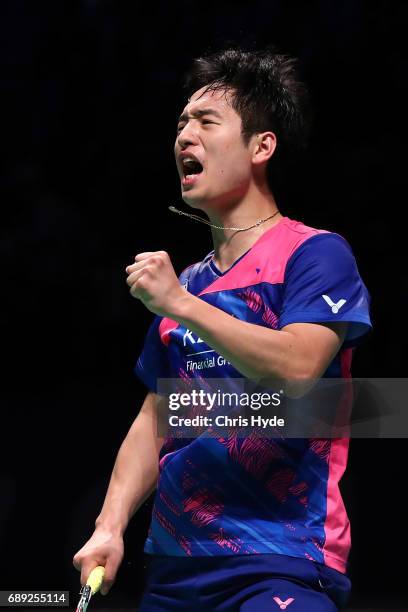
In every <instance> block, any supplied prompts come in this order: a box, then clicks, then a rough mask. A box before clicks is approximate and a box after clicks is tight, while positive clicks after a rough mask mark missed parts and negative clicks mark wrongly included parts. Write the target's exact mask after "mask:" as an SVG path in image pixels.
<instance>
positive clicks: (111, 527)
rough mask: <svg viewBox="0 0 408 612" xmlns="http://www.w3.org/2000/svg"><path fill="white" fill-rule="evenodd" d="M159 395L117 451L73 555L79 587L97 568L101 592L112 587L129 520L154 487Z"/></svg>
mask: <svg viewBox="0 0 408 612" xmlns="http://www.w3.org/2000/svg"><path fill="white" fill-rule="evenodd" d="M157 399H158V396H157V395H156V394H155V393H152V392H150V393H148V394H147V396H146V398H145V401H144V403H143V406H142V408H141V410H140V412H139V414H138V416H137V417H136V419H135V420H134V422H133V424H132V426H131V428H130V430H129V432H128V434H127V435H126V438H125V439H124V441H123V443H122V445H121V447H120V450H119V452H118V455H117V458H116V462H115V465H114V468H113V472H112V476H111V479H110V483H109V487H108V491H107V493H106V497H105V501H104V504H103V507H102V510H101V512H100V514H99V516H98V518H97V519H96V522H95V531H94V533H93V535H92V537H91V538H90V539H89V540H88V542H86V544H85V545H84V546H83V547H82V548H81V549H80V550H79V551H78V552H77V553H76V555H75V556H74V559H73V562H74V565H75V567H76V568H77V569H78V570H79V571H81V584H85V583H86V580H87V578H88V575H89V573H90V572H91V571H92V569H93V568H94V567H96V566H97V565H103V566H104V567H105V577H104V581H103V587H102V593H103V594H105V593H106V592H107V591H108V590H109V589H110V587H111V586H112V584H113V582H114V580H115V577H116V573H117V570H118V567H119V565H120V563H121V562H122V558H123V534H124V531H125V529H126V527H127V525H128V523H129V520H130V519H131V517H132V516H133V514H134V513H135V512H136V510H137V509H138V508H139V507H140V506H141V504H142V503H143V502H144V501H145V499H147V497H149V495H150V494H151V493H152V491H153V490H154V489H155V487H156V483H157V478H158V472H159V452H160V448H161V446H162V444H163V439H162V438H159V437H158V436H157V412H156V411H157V404H156V401H157Z"/></svg>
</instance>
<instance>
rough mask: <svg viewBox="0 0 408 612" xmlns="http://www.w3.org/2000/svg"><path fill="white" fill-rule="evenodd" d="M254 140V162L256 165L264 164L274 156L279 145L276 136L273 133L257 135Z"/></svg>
mask: <svg viewBox="0 0 408 612" xmlns="http://www.w3.org/2000/svg"><path fill="white" fill-rule="evenodd" d="M253 138H254V143H253V152H252V162H253V163H254V164H256V165H258V164H263V163H265V162H267V161H268V159H269V158H270V157H272V155H273V154H274V151H275V149H276V145H277V141H276V136H275V134H274V133H273V132H262V133H260V134H255V135H254V136H253Z"/></svg>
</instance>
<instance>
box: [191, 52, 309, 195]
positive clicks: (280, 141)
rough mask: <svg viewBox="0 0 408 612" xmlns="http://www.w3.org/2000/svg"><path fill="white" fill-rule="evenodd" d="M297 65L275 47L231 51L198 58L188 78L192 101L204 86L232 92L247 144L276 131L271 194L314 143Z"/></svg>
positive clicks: (306, 94)
mask: <svg viewBox="0 0 408 612" xmlns="http://www.w3.org/2000/svg"><path fill="white" fill-rule="evenodd" d="M297 64H298V60H297V59H296V58H294V57H291V56H289V55H282V54H279V53H276V51H275V49H274V47H271V46H269V47H267V48H266V49H263V50H258V51H245V50H243V49H232V48H228V49H224V50H221V51H216V52H213V53H211V54H209V55H205V56H203V57H198V58H196V59H195V60H194V61H193V65H192V67H191V69H190V70H189V71H188V72H187V73H186V74H185V76H184V83H183V85H184V90H185V92H186V94H187V95H188V96H191V95H192V94H193V93H194V92H195V91H197V90H198V89H201V88H202V87H205V86H207V89H206V90H226V91H230V92H231V105H232V107H233V108H234V110H235V111H236V112H237V113H238V114H239V115H240V117H241V120H242V137H243V140H244V142H245V144H248V142H249V140H250V138H251V136H252V135H253V134H257V133H260V132H265V131H272V132H274V134H275V135H276V138H277V146H276V150H275V152H274V154H273V155H272V157H271V159H270V160H269V162H268V165H267V169H266V170H267V174H266V176H267V180H268V185H269V188H270V190H271V191H272V187H273V185H274V183H275V181H276V180H279V181H280V180H281V179H282V178H283V177H284V176H286V175H287V171H288V170H289V169H290V167H291V166H292V164H293V163H295V162H296V161H297V159H298V156H299V153H301V152H302V151H304V150H305V148H306V146H307V143H308V139H309V134H310V128H311V120H312V114H311V105H310V96H309V92H308V90H307V87H306V85H305V84H304V83H303V82H302V81H301V80H300V78H299V76H298V69H297Z"/></svg>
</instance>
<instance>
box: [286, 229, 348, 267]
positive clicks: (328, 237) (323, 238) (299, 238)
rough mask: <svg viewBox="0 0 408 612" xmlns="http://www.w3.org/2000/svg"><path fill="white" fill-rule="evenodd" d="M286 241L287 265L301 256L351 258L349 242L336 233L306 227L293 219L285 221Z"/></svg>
mask: <svg viewBox="0 0 408 612" xmlns="http://www.w3.org/2000/svg"><path fill="white" fill-rule="evenodd" d="M285 221H286V222H285V227H284V232H283V234H284V240H285V242H286V245H287V263H288V265H290V263H291V262H293V261H294V260H298V259H299V258H300V257H301V256H306V255H307V256H309V257H313V256H314V257H319V258H320V257H324V258H326V259H330V258H331V257H335V258H336V257H340V258H343V257H346V258H347V257H350V256H352V255H353V254H352V250H351V246H350V244H349V243H348V242H347V240H346V239H345V238H344V237H343V236H342V235H341V234H338V233H336V232H332V231H330V230H326V229H320V228H316V227H311V226H309V225H305V224H304V223H302V222H300V221H294V220H292V219H287V220H285Z"/></svg>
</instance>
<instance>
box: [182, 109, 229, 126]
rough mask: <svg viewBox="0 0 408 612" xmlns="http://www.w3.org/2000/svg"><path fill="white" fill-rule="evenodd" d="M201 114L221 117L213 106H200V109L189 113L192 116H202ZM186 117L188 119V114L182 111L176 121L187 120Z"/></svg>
mask: <svg viewBox="0 0 408 612" xmlns="http://www.w3.org/2000/svg"><path fill="white" fill-rule="evenodd" d="M203 115H214V116H215V117H218V118H219V119H222V116H221V115H220V113H219V112H218V111H216V110H215V108H202V109H200V110H196V111H194V112H192V113H191V116H192V117H202V116H203ZM187 119H188V114H187V113H183V114H182V115H180V117H179V118H178V123H180V121H187Z"/></svg>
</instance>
